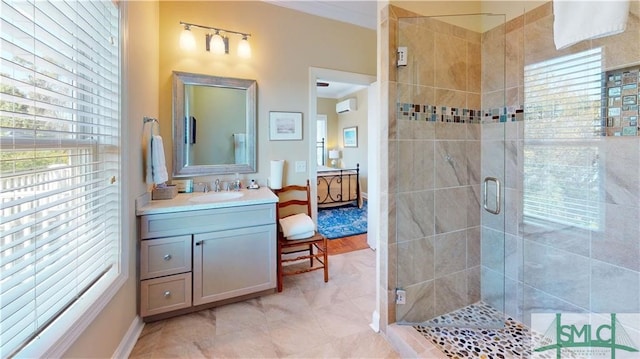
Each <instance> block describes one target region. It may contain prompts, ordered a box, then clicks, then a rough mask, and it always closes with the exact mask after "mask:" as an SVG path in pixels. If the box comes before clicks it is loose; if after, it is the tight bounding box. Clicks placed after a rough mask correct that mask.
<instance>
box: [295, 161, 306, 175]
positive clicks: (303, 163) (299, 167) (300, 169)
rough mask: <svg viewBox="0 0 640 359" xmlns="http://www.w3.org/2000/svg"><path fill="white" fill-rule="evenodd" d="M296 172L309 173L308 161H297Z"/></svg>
mask: <svg viewBox="0 0 640 359" xmlns="http://www.w3.org/2000/svg"><path fill="white" fill-rule="evenodd" d="M296 172H297V173H298V172H307V161H296Z"/></svg>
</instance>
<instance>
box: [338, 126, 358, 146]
mask: <svg viewBox="0 0 640 359" xmlns="http://www.w3.org/2000/svg"><path fill="white" fill-rule="evenodd" d="M342 141H343V142H342V143H343V144H344V147H358V126H353V127H345V128H343V129H342Z"/></svg>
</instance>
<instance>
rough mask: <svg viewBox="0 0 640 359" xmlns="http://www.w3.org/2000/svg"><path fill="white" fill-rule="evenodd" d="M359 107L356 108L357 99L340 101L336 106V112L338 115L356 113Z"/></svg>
mask: <svg viewBox="0 0 640 359" xmlns="http://www.w3.org/2000/svg"><path fill="white" fill-rule="evenodd" d="M357 109H358V108H357V106H356V99H355V98H348V99H346V100H344V101H340V102H338V103H337V104H336V112H337V113H345V112H349V111H355V110H357Z"/></svg>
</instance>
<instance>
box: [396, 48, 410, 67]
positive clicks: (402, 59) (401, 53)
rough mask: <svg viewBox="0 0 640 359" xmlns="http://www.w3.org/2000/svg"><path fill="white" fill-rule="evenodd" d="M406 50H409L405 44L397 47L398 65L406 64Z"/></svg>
mask: <svg viewBox="0 0 640 359" xmlns="http://www.w3.org/2000/svg"><path fill="white" fill-rule="evenodd" d="M408 52H409V50H408V49H407V47H406V46H400V47H398V66H407V63H408V59H407V55H408Z"/></svg>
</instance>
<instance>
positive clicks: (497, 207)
mask: <svg viewBox="0 0 640 359" xmlns="http://www.w3.org/2000/svg"><path fill="white" fill-rule="evenodd" d="M489 182H493V183H495V185H496V196H495V199H496V202H495V204H496V205H495V207H494V208H491V207H489V198H488V195H489ZM501 197H502V194H501V193H500V180H499V179H497V178H495V177H485V179H484V201H483V203H482V207H484V210H485V211H487V212H489V213H492V214H498V213H500V200H501Z"/></svg>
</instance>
